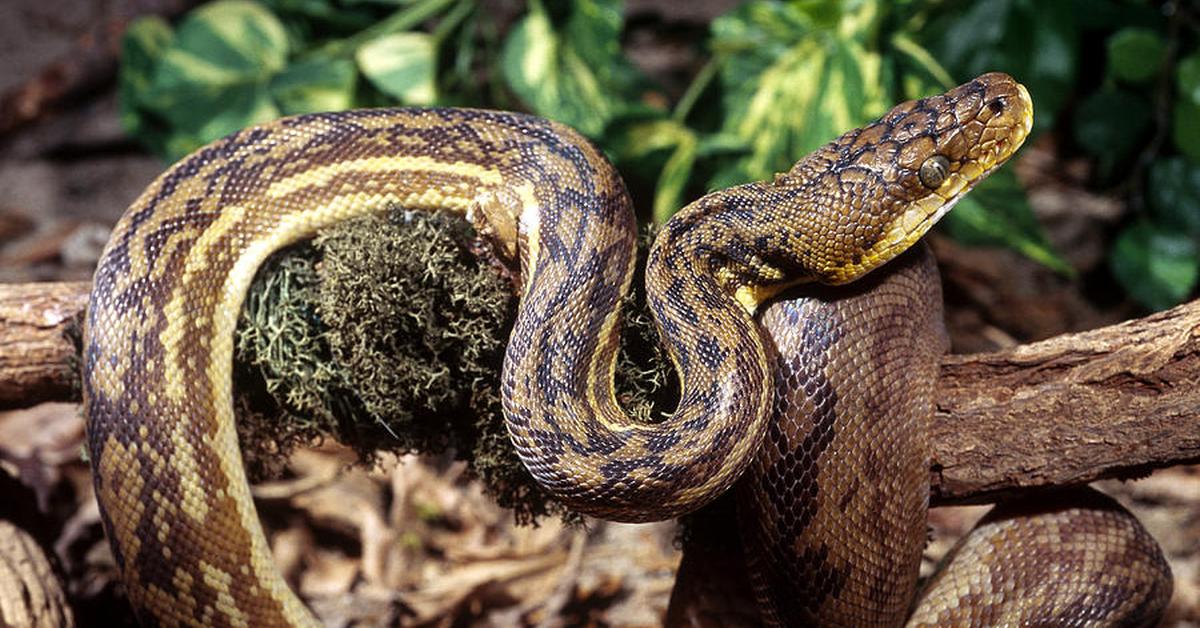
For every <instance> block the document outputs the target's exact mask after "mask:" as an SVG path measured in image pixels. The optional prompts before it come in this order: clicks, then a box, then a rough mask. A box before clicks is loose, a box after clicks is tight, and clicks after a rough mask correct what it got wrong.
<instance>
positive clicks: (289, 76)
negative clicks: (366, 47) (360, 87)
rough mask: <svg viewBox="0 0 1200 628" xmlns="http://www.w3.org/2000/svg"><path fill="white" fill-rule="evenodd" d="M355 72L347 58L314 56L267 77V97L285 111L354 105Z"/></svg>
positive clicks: (333, 108) (347, 107) (339, 107)
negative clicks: (271, 76)
mask: <svg viewBox="0 0 1200 628" xmlns="http://www.w3.org/2000/svg"><path fill="white" fill-rule="evenodd" d="M357 79H358V72H357V71H356V70H355V68H354V63H352V62H351V61H349V60H347V59H322V58H314V59H310V60H308V61H301V62H298V63H295V64H293V65H290V66H288V67H287V68H286V69H285V70H284V71H283V72H281V73H280V74H278V75H276V76H275V78H273V79H272V80H271V90H270V91H271V97H272V98H274V99H275V102H276V103H278V104H279V109H280V110H281V111H282V112H283V113H285V114H288V115H291V114H296V113H311V112H314V111H341V110H343V109H350V108H351V107H353V106H354V86H355V84H356V82H357Z"/></svg>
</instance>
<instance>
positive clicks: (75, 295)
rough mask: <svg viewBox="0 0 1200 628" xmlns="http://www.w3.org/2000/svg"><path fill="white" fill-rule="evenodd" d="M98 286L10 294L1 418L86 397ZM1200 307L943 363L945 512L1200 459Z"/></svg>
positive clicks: (939, 448)
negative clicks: (82, 330)
mask: <svg viewBox="0 0 1200 628" xmlns="http://www.w3.org/2000/svg"><path fill="white" fill-rule="evenodd" d="M87 290H88V285H87V284H86V283H59V284H53V283H51V284H20V285H7V286H4V285H0V408H15V407H24V406H30V405H33V404H36V403H40V402H43V401H77V400H78V399H79V375H78V367H77V365H78V362H79V358H78V349H77V348H76V345H75V342H74V341H73V340H72V337H73V333H74V332H73V330H77V329H78V326H79V322H80V321H81V320H82V315H83V309H84V307H85V305H86V303H87ZM1198 383H1200V301H1194V302H1191V303H1187V304H1184V305H1180V306H1178V307H1176V308H1174V309H1171V310H1167V311H1165V312H1159V313H1157V314H1153V315H1151V316H1147V317H1145V318H1140V319H1136V320H1132V321H1127V322H1125V323H1121V324H1119V325H1112V326H1109V327H1103V328H1100V329H1096V330H1092V331H1087V332H1082V333H1076V334H1065V335H1062V336H1056V337H1054V338H1050V339H1048V340H1043V341H1040V342H1034V343H1030V344H1026V345H1021V346H1018V347H1014V348H1012V349H1007V350H1004V351H997V352H994V353H979V354H971V355H948V356H946V357H945V358H943V360H942V370H941V380H940V382H939V390H938V403H937V412H936V414H935V416H934V419H933V425H932V441H933V466H932V468H931V470H930V485H931V488H932V490H933V493H932V499H933V502H934V504H935V505H947V504H964V503H982V502H990V501H994V500H995V499H997V498H999V497H1003V496H1006V495H1009V494H1014V493H1018V492H1024V491H1027V490H1030V489H1034V488H1039V487H1042V488H1045V487H1055V486H1065V485H1071V484H1080V483H1085V482H1090V481H1092V480H1097V479H1101V478H1114V477H1116V478H1129V477H1136V476H1139V475H1145V474H1147V473H1149V472H1150V471H1151V470H1153V469H1157V468H1163V467H1169V466H1174V465H1178V464H1187V463H1195V462H1200V386H1198V385H1197V384H1198Z"/></svg>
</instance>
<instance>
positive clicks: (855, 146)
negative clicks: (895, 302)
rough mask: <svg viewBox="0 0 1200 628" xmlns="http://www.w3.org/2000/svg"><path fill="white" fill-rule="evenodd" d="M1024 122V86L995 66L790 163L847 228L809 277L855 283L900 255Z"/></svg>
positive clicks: (998, 159)
mask: <svg viewBox="0 0 1200 628" xmlns="http://www.w3.org/2000/svg"><path fill="white" fill-rule="evenodd" d="M1032 125H1033V102H1032V101H1031V100H1030V98H1029V92H1028V91H1026V90H1025V87H1024V86H1022V85H1021V84H1020V83H1017V82H1016V81H1015V80H1013V78H1012V77H1010V76H1008V75H1007V74H1002V73H999V72H993V73H990V74H984V75H982V76H980V77H978V78H976V79H975V80H973V81H970V82H968V83H964V84H963V85H960V86H958V87H955V88H954V89H952V90H950V91H948V92H946V93H944V94H940V95H937V96H930V97H928V98H922V99H920V100H913V101H909V102H905V103H901V104H899V105H897V106H896V107H894V108H892V110H891V111H888V112H887V113H886V114H884V115H883V117H881V118H880V119H879V120H878V121H876V122H874V123H871V124H869V125H867V126H864V127H862V128H859V129H855V130H853V131H850V132H848V133H846V134H845V135H843V136H841V137H839V138H838V139H836V140H834V141H833V142H831V143H830V144H828V145H826V146H824V147H823V148H821V149H819V150H818V151H817V152H815V153H813V155H811V156H809V157H808V158H806V159H804V160H802V161H801V162H799V163H797V164H796V166H795V167H793V168H792V170H791V172H789V173H788V175H786V177H787V178H793V177H796V178H798V179H799V180H800V181H807V182H810V183H816V184H817V186H816V187H817V188H818V189H824V190H826V192H825V193H823V194H822V195H821V197H820V198H818V199H816V200H817V202H818V203H823V204H824V205H826V206H827V207H826V209H825V210H824V211H834V212H838V213H842V214H849V216H843V217H842V218H840V220H843V221H846V223H849V224H852V225H854V228H853V229H850V230H843V231H840V232H837V233H829V234H826V238H827V239H826V242H825V244H824V246H823V247H822V248H823V249H824V250H823V251H822V255H821V257H822V258H824V259H822V260H821V263H820V264H813V265H812V266H813V267H816V268H818V269H819V272H818V273H816V275H817V277H816V278H817V279H818V280H819V281H822V282H825V283H834V284H837V283H846V282H849V281H854V280H855V279H858V278H859V277H861V276H862V275H864V274H866V273H868V272H870V271H871V270H873V269H875V268H877V267H879V266H881V265H883V264H884V263H886V262H887V261H889V260H891V259H892V258H894V257H896V256H897V255H899V254H900V253H902V252H903V251H904V250H905V249H907V248H908V247H909V246H911V245H912V244H913V243H915V242H916V241H917V240H918V239H920V238H921V236H923V235H925V232H927V231H928V230H929V229H930V227H932V226H933V225H934V224H935V223H936V222H937V221H938V219H940V218H941V217H942V216H944V215H945V214H946V212H948V211H950V209H951V208H952V207H954V205H955V203H957V202H958V200H959V199H960V198H962V196H963V195H964V194H966V193H967V192H968V191H969V190H970V189H971V188H972V187H974V186H975V184H977V183H979V182H980V181H981V180H983V179H984V178H985V177H986V176H987V175H988V174H990V173H991V172H992V171H993V170H995V169H996V168H997V167H998V166H1000V165H1001V164H1003V163H1004V162H1005V161H1007V160H1008V158H1009V157H1011V156H1012V155H1013V153H1015V152H1016V150H1017V148H1019V147H1020V146H1021V144H1022V142H1024V141H1025V138H1026V137H1027V136H1028V135H1029V131H1030V129H1031V128H1032ZM828 190H834V191H835V192H833V193H832V194H830V193H828ZM847 219H848V220H847Z"/></svg>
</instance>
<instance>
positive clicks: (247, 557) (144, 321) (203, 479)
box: [83, 74, 1032, 626]
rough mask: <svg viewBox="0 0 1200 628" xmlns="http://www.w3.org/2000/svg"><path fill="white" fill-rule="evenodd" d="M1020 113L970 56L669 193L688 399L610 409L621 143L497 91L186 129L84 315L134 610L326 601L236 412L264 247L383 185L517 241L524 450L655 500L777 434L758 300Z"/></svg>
mask: <svg viewBox="0 0 1200 628" xmlns="http://www.w3.org/2000/svg"><path fill="white" fill-rule="evenodd" d="M1031 118H1032V105H1031V103H1030V101H1029V98H1028V94H1027V93H1026V91H1025V89H1024V88H1023V87H1021V86H1020V85H1019V84H1017V83H1016V82H1015V81H1013V80H1012V79H1011V78H1009V77H1007V76H1005V75H1001V74H988V75H984V76H982V77H979V78H978V79H976V80H974V81H972V82H970V83H967V84H965V85H963V86H960V87H958V88H956V89H954V90H951V91H950V92H947V93H946V94H943V95H940V96H935V97H931V98H927V99H923V100H919V101H914V102H910V103H906V104H903V105H900V106H898V107H896V108H895V109H893V110H892V111H890V112H888V113H887V114H886V115H885V116H884V117H883V118H882V119H881V120H880V121H878V122H876V123H873V124H871V125H868V126H865V127H863V128H861V129H857V130H854V131H851V132H849V133H847V134H846V135H843V136H842V137H841V138H839V139H837V140H834V141H833V142H832V143H831V144H829V145H827V146H826V147H824V148H822V149H820V150H818V151H817V152H815V153H813V154H812V155H809V156H808V157H806V158H805V159H803V160H802V161H800V162H799V163H797V164H796V165H795V166H794V167H793V168H792V169H791V170H790V171H789V172H787V173H785V174H781V175H778V176H777V177H776V178H775V180H774V181H772V182H765V183H752V184H748V185H744V186H739V187H735V188H732V189H729V190H723V191H719V192H714V193H712V194H710V195H708V196H705V197H704V198H702V199H700V200H699V201H697V202H695V203H693V204H692V205H690V206H688V207H687V208H685V209H683V210H682V211H681V212H680V213H679V214H678V215H677V216H676V217H674V218H673V219H672V220H671V221H670V222H668V223H667V225H666V226H665V227H664V229H663V231H662V233H661V234H660V236H659V237H658V239H657V240H656V242H655V244H654V245H653V247H652V249H651V252H650V258H649V261H648V266H647V272H646V276H647V277H646V291H647V300H648V302H649V305H650V308H651V310H652V312H653V315H654V316H655V320H656V322H657V325H658V328H659V330H660V332H661V334H662V337H663V341H664V343H665V345H666V346H667V349H668V353H669V355H670V357H671V359H672V361H673V362H674V364H675V366H676V369H677V371H678V373H679V374H680V380H681V400H680V403H679V406H678V408H677V409H676V411H675V413H674V414H673V415H672V416H671V417H669V418H668V419H666V420H664V421H663V422H661V423H655V424H645V423H640V422H638V421H635V420H634V419H632V418H631V417H629V416H628V415H626V413H625V412H624V411H623V410H622V409H621V408H620V406H619V405H618V403H617V402H616V400H615V397H614V394H613V372H614V364H615V359H616V353H617V349H618V347H617V338H618V324H619V316H620V313H619V304H620V303H621V302H622V298H623V296H624V295H625V293H626V292H627V290H628V288H629V284H630V281H631V275H632V268H633V259H634V240H635V221H634V217H633V212H632V208H631V204H630V201H629V198H628V195H627V193H626V191H625V189H624V186H623V184H622V182H621V180H620V178H619V177H618V175H617V173H616V172H615V171H614V169H613V168H612V166H611V165H609V163H608V162H607V161H606V160H605V159H604V158H603V156H602V155H601V154H600V153H599V152H598V151H597V150H596V148H595V147H594V146H592V145H591V144H590V143H589V142H588V141H587V140H585V139H584V138H583V137H581V136H580V135H578V134H577V133H576V132H574V131H573V130H571V129H569V128H567V127H564V126H562V125H558V124H555V123H553V122H548V121H545V120H541V119H538V118H535V117H531V116H527V115H521V114H514V113H504V112H494V111H481V110H469V109H380V110H359V111H349V112H342V113H330V114H315V115H304V116H298V117H293V118H285V119H282V120H279V121H276V122H273V123H269V124H264V125H261V126H256V127H253V128H249V129H245V130H243V131H240V132H238V133H235V134H233V135H231V136H229V137H226V138H224V139H222V140H219V141H217V142H214V143H212V144H210V145H208V146H206V147H204V148H201V149H200V150H198V151H197V152H195V153H193V154H192V155H191V156H189V157H187V158H185V159H184V160H182V161H181V162H179V163H178V164H176V165H175V166H173V167H171V168H170V169H169V170H168V171H167V172H165V173H164V174H163V175H162V176H160V177H159V178H158V179H157V180H156V181H155V182H154V183H152V184H151V185H150V186H149V187H148V188H147V189H146V191H145V192H143V194H142V195H141V196H140V197H139V198H138V199H137V200H136V201H135V202H134V203H133V205H132V206H131V207H130V208H129V210H128V211H127V212H126V213H125V215H124V216H123V217H122V218H121V220H120V221H119V222H118V224H117V225H116V227H115V229H114V232H113V236H112V239H111V240H110V242H109V244H108V245H107V247H106V249H105V251H104V253H103V255H102V258H101V261H100V264H99V266H98V268H97V271H96V275H95V280H94V285H93V292H92V296H91V301H90V304H89V308H88V313H87V318H86V322H85V330H84V367H83V372H84V413H85V416H86V420H87V434H88V448H89V452H90V459H91V464H92V467H93V475H94V481H95V486H96V494H97V499H98V501H99V503H100V508H101V513H102V519H103V522H104V526H105V529H106V532H107V534H108V538H109V540H110V543H111V545H112V548H113V553H114V556H115V558H116V561H117V563H118V565H119V567H120V569H121V573H122V577H123V580H124V584H125V588H126V591H127V592H128V595H129V598H130V601H131V603H132V605H133V606H134V608H135V609H136V611H137V613H138V616H139V618H140V619H141V620H142V621H143V622H146V623H161V624H169V625H232V626H272V625H312V624H315V623H316V620H315V618H314V617H313V616H312V615H311V614H310V613H309V612H308V611H307V609H305V608H304V607H303V605H302V603H301V602H300V601H299V599H298V598H297V597H296V596H295V595H294V594H293V593H292V592H291V591H290V589H289V588H288V586H287V584H286V583H285V582H284V581H283V579H282V577H281V576H280V574H279V573H278V572H277V571H276V569H275V568H274V566H273V564H272V560H271V553H270V551H269V548H268V545H267V541H266V539H265V537H264V534H263V531H262V529H261V527H260V525H259V523H258V520H257V517H256V514H255V510H254V505H253V502H252V499H251V496H250V491H249V488H248V485H247V482H246V477H245V473H244V471H243V469H242V464H241V456H240V453H239V451H238V448H237V438H236V434H235V430H234V416H233V404H232V391H231V384H232V382H231V366H232V365H231V363H232V342H233V333H234V326H235V321H236V319H237V314H238V311H239V308H240V306H241V304H242V300H243V298H244V296H245V293H246V290H247V288H248V286H249V284H250V282H251V280H252V279H253V276H254V274H255V271H256V269H257V268H258V266H259V265H260V264H261V263H262V262H263V261H264V259H265V258H266V257H267V256H268V255H270V254H271V253H272V252H273V251H276V250H278V249H279V248H281V247H283V246H286V245H288V244H290V243H292V242H295V241H297V240H299V239H302V238H305V237H309V236H311V235H312V234H313V233H315V232H316V231H318V230H320V229H322V228H325V227H327V226H329V225H332V224H335V223H337V222H339V221H343V220H347V219H350V218H353V217H357V216H361V215H365V214H369V213H374V212H382V211H385V210H388V209H390V208H400V207H402V208H406V209H410V210H430V211H434V210H446V211H452V212H458V213H460V214H462V215H463V216H465V217H466V218H467V219H469V220H471V221H472V222H473V223H474V224H475V225H476V227H477V229H478V231H479V232H480V233H481V234H482V235H483V236H485V237H487V238H490V240H491V241H492V242H493V243H494V246H495V248H496V251H497V253H498V254H499V255H500V256H502V257H506V258H508V259H511V260H516V261H517V262H518V263H519V267H520V280H521V286H520V288H519V293H520V304H519V306H518V312H517V318H516V322H515V324H514V327H513V330H512V334H511V338H510V342H509V344H508V346H507V349H506V354H505V360H504V366H503V370H502V373H501V392H502V399H503V406H504V418H505V421H506V423H507V425H508V428H509V432H510V435H511V437H512V440H513V442H514V444H515V446H516V448H517V451H518V453H519V454H520V456H521V458H522V460H523V462H524V463H525V465H526V466H527V468H528V469H529V471H530V472H531V473H532V474H533V476H534V477H535V479H536V480H537V481H538V482H539V483H541V484H542V485H543V486H544V487H545V488H547V489H548V490H549V491H550V492H551V493H552V494H554V495H555V496H556V497H558V498H559V499H561V500H562V501H563V502H565V503H566V504H567V505H569V506H571V507H572V508H574V509H577V510H579V511H582V512H585V513H589V514H593V515H597V516H601V517H607V518H611V519H619V520H625V521H646V520H655V519H664V518H668V517H673V516H676V515H679V514H682V513H686V512H689V511H692V510H695V509H696V508H699V507H700V506H702V505H703V504H705V503H707V502H709V501H711V500H712V499H713V498H714V497H715V496H716V495H718V494H720V493H722V492H723V491H725V490H726V489H727V488H728V487H729V486H730V485H731V484H732V483H733V482H734V481H735V480H737V479H738V477H739V476H740V475H742V472H743V471H745V470H746V468H747V467H748V466H750V465H751V464H752V463H753V461H754V459H755V454H756V452H757V451H758V449H759V444H760V443H761V442H762V440H763V438H764V435H765V434H767V431H768V427H769V423H770V419H771V416H772V408H773V406H774V404H775V401H774V400H775V399H776V398H777V397H776V395H777V392H778V391H776V388H777V387H778V386H779V384H777V383H776V381H775V375H774V371H773V368H774V366H773V365H774V360H775V347H774V345H773V343H772V341H771V340H770V339H769V338H767V337H765V336H764V335H763V333H762V331H761V329H760V327H759V324H758V323H757V322H756V320H755V317H754V315H755V312H756V309H757V308H758V306H759V305H760V304H763V303H765V302H766V301H767V300H768V299H770V298H771V297H772V296H774V295H777V294H779V293H780V292H781V291H783V290H785V289H787V288H789V287H791V286H794V285H796V284H800V283H807V282H814V281H815V282H822V283H830V284H841V283H847V282H850V281H853V280H855V279H857V278H859V277H861V276H863V275H864V274H866V273H868V272H870V271H871V270H873V269H875V268H877V267H879V266H881V265H883V264H885V263H886V262H888V261H889V260H891V259H892V258H894V257H896V256H897V255H898V254H900V253H901V252H903V251H904V250H905V249H907V248H908V247H909V246H910V245H912V244H913V243H914V242H916V241H917V240H918V239H919V238H920V237H921V235H923V234H924V233H925V232H926V231H927V230H928V229H929V227H930V226H932V224H933V223H934V222H936V220H937V219H938V218H939V217H940V216H942V215H943V214H944V213H945V212H946V211H948V210H949V209H950V207H951V206H953V204H954V203H955V202H956V201H957V200H958V199H959V198H960V197H961V195H962V194H963V193H965V192H966V191H967V190H969V189H970V188H971V187H972V186H973V185H974V184H975V183H976V182H978V181H979V180H980V179H981V178H982V177H984V176H986V174H987V173H988V172H990V171H991V170H992V169H993V168H995V167H996V166H998V165H999V164H1000V163H1002V162H1003V161H1004V160H1005V159H1007V158H1008V157H1009V156H1010V155H1011V154H1012V153H1013V151H1015V150H1016V148H1017V147H1018V146H1019V145H1020V144H1021V142H1022V141H1023V140H1024V138H1025V136H1026V135H1027V134H1028V132H1029V129H1030V124H1031ZM814 350H815V351H817V352H818V353H819V352H820V349H814ZM826 357H829V356H826ZM878 403H881V404H886V403H888V400H887V399H884V398H880V399H878ZM913 440H914V441H919V440H920V437H919V436H917V437H913ZM905 457H906V460H909V461H911V462H913V464H912V465H909V466H908V467H906V469H905V470H904V473H906V474H910V475H908V476H906V478H907V479H906V480H905V482H904V484H905V486H912V487H914V488H918V489H919V490H918V493H916V494H912V495H907V496H904V497H903V500H904V501H905V502H906V503H909V504H911V505H912V506H913V507H914V508H915V507H918V506H919V507H920V509H921V512H920V514H910V515H906V516H905V518H906V520H911V521H916V520H917V519H918V518H920V517H923V513H924V503H925V502H926V501H927V498H926V497H925V494H926V493H925V492H926V491H927V488H926V487H925V485H926V478H925V474H926V473H927V471H926V468H927V467H922V468H915V466H914V465H915V464H916V462H920V461H925V460H927V457H928V454H927V453H925V450H923V449H919V450H913V451H911V452H908V453H906V454H905ZM854 464H856V463H851V464H850V466H851V468H852V469H853V467H854ZM843 480H844V478H843V479H841V480H839V479H837V478H832V477H823V478H822V480H821V481H822V482H824V483H828V482H838V481H843ZM800 497H803V496H800ZM794 507H795V508H804V507H808V506H805V505H804V504H803V503H801V504H796V505H795V506H794ZM881 533H883V534H884V535H885V537H884V538H886V539H887V542H888V543H891V542H893V541H892V539H894V538H896V536H898V535H905V538H906V539H907V540H905V541H903V544H905V546H906V547H911V546H913V544H916V543H919V542H921V540H923V530H916V529H915V526H909V528H905V529H904V530H882V528H881ZM859 540H860V541H862V542H865V543H868V544H870V543H878V542H879V539H859ZM905 552H906V553H904V556H905V558H904V559H902V560H900V561H899V563H903V566H902V569H908V568H909V565H908V561H909V558H911V556H910V555H911V553H912V551H911V549H909V550H906V551H905ZM899 563H898V564H899ZM856 568H857V566H856Z"/></svg>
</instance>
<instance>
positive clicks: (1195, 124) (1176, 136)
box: [1171, 100, 1200, 163]
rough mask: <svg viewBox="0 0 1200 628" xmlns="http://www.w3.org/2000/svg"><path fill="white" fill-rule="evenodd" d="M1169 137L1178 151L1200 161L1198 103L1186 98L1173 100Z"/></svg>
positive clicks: (1199, 106)
mask: <svg viewBox="0 0 1200 628" xmlns="http://www.w3.org/2000/svg"><path fill="white" fill-rule="evenodd" d="M1171 139H1173V140H1174V141H1175V147H1176V148H1178V149H1179V152H1181V153H1183V154H1184V155H1187V156H1188V158H1189V159H1191V160H1192V161H1193V162H1195V163H1200V105H1197V104H1195V103H1193V102H1191V101H1187V100H1178V101H1176V102H1175V110H1174V112H1173V114H1172V124H1171Z"/></svg>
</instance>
